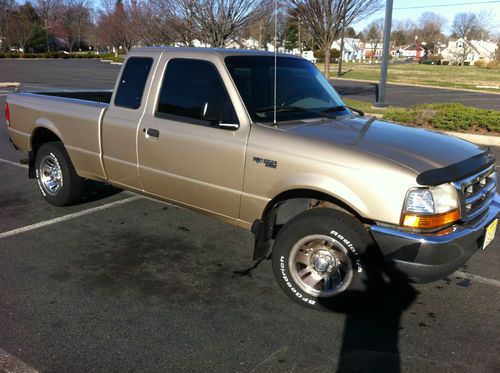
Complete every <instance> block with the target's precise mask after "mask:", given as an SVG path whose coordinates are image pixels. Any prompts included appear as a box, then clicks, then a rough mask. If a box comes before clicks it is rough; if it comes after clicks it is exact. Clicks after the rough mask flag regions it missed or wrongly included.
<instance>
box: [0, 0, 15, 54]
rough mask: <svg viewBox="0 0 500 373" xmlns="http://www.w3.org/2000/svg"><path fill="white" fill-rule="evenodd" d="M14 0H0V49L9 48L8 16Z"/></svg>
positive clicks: (13, 6) (13, 5) (12, 8)
mask: <svg viewBox="0 0 500 373" xmlns="http://www.w3.org/2000/svg"><path fill="white" fill-rule="evenodd" d="M15 4H16V3H15V0H0V50H9V47H10V40H9V34H10V33H9V24H10V16H11V15H12V11H13V10H14V8H15Z"/></svg>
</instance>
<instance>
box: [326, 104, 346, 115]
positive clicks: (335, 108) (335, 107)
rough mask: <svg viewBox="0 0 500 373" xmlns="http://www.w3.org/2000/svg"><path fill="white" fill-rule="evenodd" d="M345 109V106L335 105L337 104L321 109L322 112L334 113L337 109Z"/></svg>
mask: <svg viewBox="0 0 500 373" xmlns="http://www.w3.org/2000/svg"><path fill="white" fill-rule="evenodd" d="M346 109H347V106H344V105H337V106H332V107H329V108H326V109H325V110H323V111H322V113H336V112H339V111H344V110H346Z"/></svg>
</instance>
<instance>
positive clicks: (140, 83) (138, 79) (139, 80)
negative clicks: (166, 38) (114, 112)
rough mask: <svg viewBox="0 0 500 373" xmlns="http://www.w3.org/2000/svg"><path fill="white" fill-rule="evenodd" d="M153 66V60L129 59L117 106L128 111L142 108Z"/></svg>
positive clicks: (119, 89) (121, 80)
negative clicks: (143, 96) (145, 88)
mask: <svg viewBox="0 0 500 373" xmlns="http://www.w3.org/2000/svg"><path fill="white" fill-rule="evenodd" d="M152 65H153V59H152V58H146V57H131V58H129V59H128V61H127V64H126V65H125V68H124V69H123V73H122V76H121V78H120V83H119V85H118V91H117V92H116V97H115V106H121V107H125V108H128V109H138V108H139V107H140V106H141V101H142V95H143V93H144V87H145V86H146V80H148V75H149V71H150V70H151V66H152Z"/></svg>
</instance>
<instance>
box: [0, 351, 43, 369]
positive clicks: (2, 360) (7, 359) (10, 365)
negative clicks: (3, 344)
mask: <svg viewBox="0 0 500 373" xmlns="http://www.w3.org/2000/svg"><path fill="white" fill-rule="evenodd" d="M0 371H1V372H8V373H38V371H37V370H36V369H34V368H32V367H30V366H29V365H28V364H26V363H23V362H22V361H21V360H19V359H18V358H17V357H15V356H13V355H11V354H9V353H8V352H7V351H4V350H2V349H1V348H0Z"/></svg>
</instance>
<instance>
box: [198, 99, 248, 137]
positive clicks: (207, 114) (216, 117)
mask: <svg viewBox="0 0 500 373" xmlns="http://www.w3.org/2000/svg"><path fill="white" fill-rule="evenodd" d="M223 112H224V105H223V104H222V102H220V101H207V102H205V105H204V106H203V110H202V113H201V117H202V119H204V120H207V121H209V122H212V123H215V124H217V126H218V127H219V128H222V129H228V130H237V129H238V128H240V125H239V124H233V123H222V122H221V120H222V116H223Z"/></svg>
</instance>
